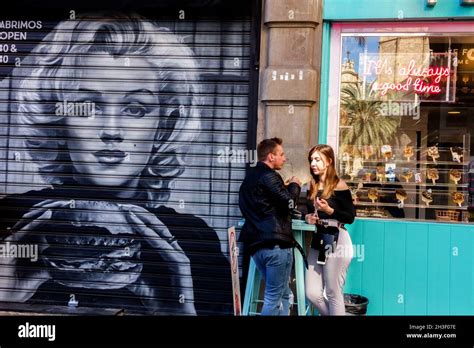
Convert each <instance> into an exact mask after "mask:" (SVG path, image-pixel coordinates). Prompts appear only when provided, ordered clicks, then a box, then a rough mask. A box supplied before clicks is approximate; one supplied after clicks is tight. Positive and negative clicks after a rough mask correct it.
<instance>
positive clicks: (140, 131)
mask: <svg viewBox="0 0 474 348" xmlns="http://www.w3.org/2000/svg"><path fill="white" fill-rule="evenodd" d="M20 3H21V2H20ZM23 3H24V2H23ZM142 3H143V6H141V7H140V5H139V4H140V2H138V3H137V2H134V6H135V8H134V9H133V11H132V10H129V9H127V10H122V11H120V12H117V13H111V12H109V11H104V10H100V11H99V10H98V9H97V10H94V7H93V2H87V4H88V5H87V6H83V7H86V8H87V9H88V11H87V12H86V13H85V14H82V13H83V12H84V11H80V9H81V8H78V7H75V8H74V10H71V11H69V10H67V11H66V10H65V9H61V7H60V6H59V5H57V7H55V6H53V5H51V7H50V8H48V9H45V8H44V7H42V8H41V10H40V9H39V8H36V10H37V12H36V11H35V10H34V8H29V11H28V15H27V20H25V19H18V20H17V19H11V18H15V17H14V16H13V17H12V16H8V18H5V20H2V19H1V18H0V26H1V27H0V45H1V47H2V52H0V59H4V61H2V63H0V73H1V74H2V76H1V77H2V81H1V83H0V123H1V127H0V182H1V183H0V184H1V186H0V195H1V199H0V209H1V210H0V214H1V215H0V233H1V241H0V254H1V255H0V256H2V257H0V263H1V265H0V301H1V302H9V303H16V304H18V303H27V304H35V305H38V306H43V308H59V307H64V306H68V304H69V305H71V304H73V302H74V301H77V302H78V305H79V306H80V307H91V308H93V309H96V310H97V313H100V310H101V309H110V308H112V309H125V310H126V312H128V313H143V314H196V313H197V314H201V315H206V314H230V313H231V312H232V286H231V279H230V266H229V261H228V259H229V255H228V250H227V228H228V227H229V226H231V225H234V224H235V222H236V220H237V219H238V218H239V215H240V212H239V209H238V204H237V203H238V198H237V196H238V189H239V186H240V183H241V181H242V179H243V178H244V174H245V168H246V165H247V163H246V162H248V160H253V159H254V158H253V153H248V152H246V151H244V150H245V149H246V148H247V145H248V143H251V140H249V134H250V133H249V132H254V131H255V129H254V128H255V125H254V124H252V123H253V121H251V119H254V118H253V117H249V110H250V109H251V108H250V107H249V100H251V98H250V96H249V94H250V91H251V90H255V87H254V85H253V82H252V76H254V75H255V73H254V72H252V70H253V68H254V66H255V62H254V61H253V57H254V53H253V52H254V51H255V47H256V46H255V40H256V37H257V33H255V30H254V29H253V28H254V27H256V26H255V25H252V18H253V19H254V20H255V13H254V14H252V12H253V10H252V7H254V8H256V6H255V4H253V2H252V1H244V2H239V4H238V5H235V6H234V5H230V4H224V3H225V2H224V1H197V2H192V1H188V2H182V4H181V5H182V6H181V5H180V3H179V2H178V3H177V4H176V3H175V2H173V3H171V2H169V5H167V3H166V2H159V3H158V4H150V2H145V1H142ZM82 4H84V3H82ZM137 4H138V5H137ZM172 4H173V5H172ZM192 4H193V5H192ZM23 11H24V10H23ZM64 13H67V15H68V16H69V18H67V19H63V18H64ZM22 14H23V15H24V13H23V12H22ZM16 18H19V17H16ZM21 18H25V16H22V17H21ZM7 19H8V20H7ZM254 24H255V22H254ZM4 57H7V58H4ZM252 98H256V95H255V96H252ZM248 156H251V157H250V158H248ZM51 306H59V307H51Z"/></svg>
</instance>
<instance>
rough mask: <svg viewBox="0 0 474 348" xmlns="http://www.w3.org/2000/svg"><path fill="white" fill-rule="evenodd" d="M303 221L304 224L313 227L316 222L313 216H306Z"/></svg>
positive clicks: (316, 219)
mask: <svg viewBox="0 0 474 348" xmlns="http://www.w3.org/2000/svg"><path fill="white" fill-rule="evenodd" d="M304 219H305V221H306V223H307V224H310V225H315V224H316V222H317V221H318V218H317V217H316V215H315V214H306V216H305V217H304Z"/></svg>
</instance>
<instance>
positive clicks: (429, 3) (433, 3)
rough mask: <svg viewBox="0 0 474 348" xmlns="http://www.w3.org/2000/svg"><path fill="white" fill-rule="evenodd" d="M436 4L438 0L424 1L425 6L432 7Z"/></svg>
mask: <svg viewBox="0 0 474 348" xmlns="http://www.w3.org/2000/svg"><path fill="white" fill-rule="evenodd" d="M437 2H438V0H426V5H427V6H434V5H436V3H437Z"/></svg>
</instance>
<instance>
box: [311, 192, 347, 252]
mask: <svg viewBox="0 0 474 348" xmlns="http://www.w3.org/2000/svg"><path fill="white" fill-rule="evenodd" d="M322 193H323V190H319V191H318V194H317V196H318V197H319V198H321V194H322ZM326 201H327V202H328V204H329V206H330V207H331V208H333V209H334V212H333V213H332V214H331V215H329V214H326V213H325V212H323V211H321V210H318V216H319V218H320V219H333V220H337V221H339V222H341V223H343V224H351V223H353V222H354V218H355V215H356V213H355V207H354V203H353V202H352V195H351V191H350V190H349V189H347V190H339V191H338V190H336V191H334V193H333V194H332V195H331V197H329V198H328V199H326ZM307 209H308V214H312V213H314V210H315V209H314V205H313V201H311V200H308V202H307ZM316 227H317V232H318V233H330V234H337V233H338V232H339V230H338V228H337V227H324V226H322V225H316ZM313 241H314V239H313ZM311 248H314V249H317V246H315V245H313V242H311Z"/></svg>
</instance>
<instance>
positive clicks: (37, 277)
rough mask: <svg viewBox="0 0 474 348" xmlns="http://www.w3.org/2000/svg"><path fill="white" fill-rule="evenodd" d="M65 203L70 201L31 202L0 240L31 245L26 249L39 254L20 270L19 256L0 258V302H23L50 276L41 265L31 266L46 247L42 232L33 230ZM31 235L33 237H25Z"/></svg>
mask: <svg viewBox="0 0 474 348" xmlns="http://www.w3.org/2000/svg"><path fill="white" fill-rule="evenodd" d="M68 205H69V201H53V200H46V201H42V202H41V203H38V204H36V205H34V206H33V207H32V208H31V209H30V210H29V211H28V212H27V213H26V214H24V215H23V216H22V218H21V219H20V221H18V222H17V223H16V224H15V225H14V226H13V228H12V230H11V234H10V235H9V236H8V237H6V238H5V239H4V240H3V241H2V243H11V244H22V243H24V244H30V246H29V250H31V247H33V248H34V247H36V249H33V250H35V251H36V252H37V253H38V255H35V256H36V257H35V259H30V261H29V262H30V263H31V265H30V266H29V267H27V268H28V269H24V270H21V272H19V271H18V269H17V267H18V261H19V258H18V257H0V301H6V302H26V301H28V300H29V299H30V298H31V297H32V296H33V295H34V294H35V292H36V290H38V288H39V287H40V286H41V284H43V283H44V282H46V281H47V280H49V279H50V278H51V276H50V274H49V272H48V271H47V270H46V269H44V268H42V265H40V267H34V266H35V265H33V263H34V262H38V260H40V257H39V256H40V255H41V253H42V252H43V251H44V250H45V249H46V248H47V247H48V242H47V241H46V238H45V237H44V235H41V234H39V233H38V232H35V230H36V229H37V228H38V227H39V226H40V225H41V224H43V223H44V222H45V221H47V220H49V219H51V216H52V211H51V209H53V208H64V207H67V206H68ZM33 234H34V236H33V237H34V238H28V236H31V235H33ZM33 241H34V242H33ZM30 256H32V255H30ZM20 274H21V277H20V276H19V275H20Z"/></svg>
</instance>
